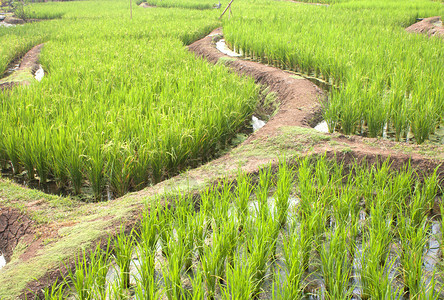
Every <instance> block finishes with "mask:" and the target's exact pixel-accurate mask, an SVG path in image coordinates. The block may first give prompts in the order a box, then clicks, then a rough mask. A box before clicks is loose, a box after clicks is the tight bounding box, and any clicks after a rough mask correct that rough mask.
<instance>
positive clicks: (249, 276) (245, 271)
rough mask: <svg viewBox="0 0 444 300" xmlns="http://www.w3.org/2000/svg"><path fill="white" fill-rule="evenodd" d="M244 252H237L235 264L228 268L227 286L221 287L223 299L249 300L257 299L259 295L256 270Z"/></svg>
mask: <svg viewBox="0 0 444 300" xmlns="http://www.w3.org/2000/svg"><path fill="white" fill-rule="evenodd" d="M243 249H244V250H242V251H238V252H236V254H235V255H234V259H233V264H231V265H229V266H227V285H225V286H224V285H221V294H222V299H226V300H229V299H239V300H248V299H252V298H255V296H256V295H257V294H255V291H257V287H256V282H255V281H254V273H255V271H256V270H255V269H254V267H253V263H252V261H251V260H249V259H248V258H247V257H248V254H247V253H246V251H245V248H243Z"/></svg>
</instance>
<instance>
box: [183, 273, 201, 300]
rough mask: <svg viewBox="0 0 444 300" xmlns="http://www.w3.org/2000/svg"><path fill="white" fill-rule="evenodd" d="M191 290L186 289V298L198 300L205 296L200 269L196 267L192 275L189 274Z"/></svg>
mask: <svg viewBox="0 0 444 300" xmlns="http://www.w3.org/2000/svg"><path fill="white" fill-rule="evenodd" d="M190 281H191V285H192V286H193V288H192V291H188V294H187V299H192V300H200V299H204V298H205V289H204V284H203V276H202V270H201V269H200V268H199V267H198V268H197V270H196V271H195V272H194V273H193V277H191V276H190Z"/></svg>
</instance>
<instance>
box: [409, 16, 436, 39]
mask: <svg viewBox="0 0 444 300" xmlns="http://www.w3.org/2000/svg"><path fill="white" fill-rule="evenodd" d="M438 24H441V26H438ZM406 30H407V31H408V32H412V33H422V34H427V35H428V36H438V37H441V38H444V27H442V21H441V17H430V18H426V19H424V20H422V21H420V22H418V23H415V24H413V25H412V26H410V27H407V28H406Z"/></svg>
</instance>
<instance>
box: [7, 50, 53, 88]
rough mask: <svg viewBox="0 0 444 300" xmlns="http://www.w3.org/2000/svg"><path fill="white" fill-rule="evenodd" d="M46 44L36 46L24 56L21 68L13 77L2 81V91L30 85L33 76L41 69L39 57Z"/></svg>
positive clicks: (10, 76)
mask: <svg viewBox="0 0 444 300" xmlns="http://www.w3.org/2000/svg"><path fill="white" fill-rule="evenodd" d="M43 46H44V44H40V45H37V46H34V47H33V48H32V49H31V50H29V51H28V52H27V53H26V54H25V56H23V59H22V61H21V62H20V66H19V68H18V69H17V70H16V71H14V72H13V73H12V74H11V75H9V76H8V77H6V78H3V79H1V80H0V90H5V89H8V88H11V87H13V86H16V85H30V84H31V82H32V78H33V74H34V73H35V71H37V69H38V68H39V57H40V52H41V51H42V48H43Z"/></svg>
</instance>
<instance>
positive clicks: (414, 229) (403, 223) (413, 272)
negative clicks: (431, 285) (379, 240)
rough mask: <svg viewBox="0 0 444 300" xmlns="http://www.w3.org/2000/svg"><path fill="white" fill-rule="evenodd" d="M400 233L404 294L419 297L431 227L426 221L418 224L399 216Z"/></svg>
mask: <svg viewBox="0 0 444 300" xmlns="http://www.w3.org/2000/svg"><path fill="white" fill-rule="evenodd" d="M398 218H399V222H398V232H399V238H400V242H401V250H400V251H401V253H400V254H399V255H400V261H401V268H402V269H401V270H400V272H401V274H402V278H403V282H404V293H405V294H408V295H409V296H410V297H417V295H418V294H419V293H420V291H421V285H422V284H423V283H422V275H423V268H422V263H423V255H424V247H425V245H426V243H427V239H428V234H427V233H428V232H429V225H428V224H427V223H426V221H425V220H423V221H422V223H421V224H419V225H418V224H416V223H414V221H413V220H412V219H409V218H408V217H406V216H404V215H402V214H401V215H399V216H398Z"/></svg>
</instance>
